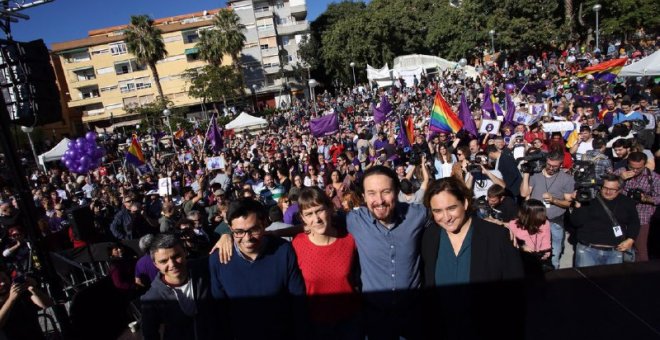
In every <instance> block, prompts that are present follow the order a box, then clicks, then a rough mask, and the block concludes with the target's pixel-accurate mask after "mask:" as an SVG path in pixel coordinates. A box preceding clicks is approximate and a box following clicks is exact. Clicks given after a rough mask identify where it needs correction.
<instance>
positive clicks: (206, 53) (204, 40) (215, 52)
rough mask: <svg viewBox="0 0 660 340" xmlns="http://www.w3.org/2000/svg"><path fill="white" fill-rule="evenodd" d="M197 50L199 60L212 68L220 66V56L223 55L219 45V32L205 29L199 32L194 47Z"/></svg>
mask: <svg viewBox="0 0 660 340" xmlns="http://www.w3.org/2000/svg"><path fill="white" fill-rule="evenodd" d="M195 47H196V48H198V49H199V56H200V58H202V59H204V60H205V61H206V62H207V63H209V64H211V65H213V66H220V64H222V56H223V55H224V54H225V51H224V49H223V48H222V46H221V45H220V32H219V31H218V30H216V29H206V30H203V31H200V32H199V41H198V42H197V44H196V45H195Z"/></svg>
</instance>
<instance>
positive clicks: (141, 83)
mask: <svg viewBox="0 0 660 340" xmlns="http://www.w3.org/2000/svg"><path fill="white" fill-rule="evenodd" d="M135 88H137V89H138V90H142V89H149V88H151V82H150V81H149V77H141V78H136V79H135Z"/></svg>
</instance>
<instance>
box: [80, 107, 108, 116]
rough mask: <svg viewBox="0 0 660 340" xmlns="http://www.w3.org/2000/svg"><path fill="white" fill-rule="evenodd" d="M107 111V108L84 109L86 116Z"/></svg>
mask: <svg viewBox="0 0 660 340" xmlns="http://www.w3.org/2000/svg"><path fill="white" fill-rule="evenodd" d="M103 113H105V108H100V109H94V110H87V111H83V115H84V116H98V115H100V114H103Z"/></svg>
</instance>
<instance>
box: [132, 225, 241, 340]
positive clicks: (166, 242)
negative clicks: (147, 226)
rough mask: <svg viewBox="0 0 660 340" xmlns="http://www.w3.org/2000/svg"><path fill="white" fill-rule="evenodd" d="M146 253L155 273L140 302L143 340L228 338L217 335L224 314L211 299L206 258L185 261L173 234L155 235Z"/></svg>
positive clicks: (224, 334) (224, 333)
mask: <svg viewBox="0 0 660 340" xmlns="http://www.w3.org/2000/svg"><path fill="white" fill-rule="evenodd" d="M149 253H150V255H151V259H152V260H153V262H154V265H155V266H156V268H158V271H159V274H158V275H157V276H156V277H155V278H154V281H153V282H152V283H151V288H149V291H147V293H146V294H144V295H143V296H142V298H141V299H140V300H141V301H142V336H143V338H144V340H151V339H154V340H155V339H173V340H174V339H196V340H202V339H209V340H211V339H228V338H229V337H228V333H227V332H226V331H225V332H223V333H220V332H219V330H220V329H222V327H221V326H220V325H221V321H222V320H224V319H225V318H226V314H225V313H222V310H220V311H219V310H218V308H217V307H216V305H215V300H214V299H213V298H212V297H211V292H210V282H209V273H208V265H207V259H206V258H204V259H203V260H196V261H187V260H186V252H185V250H184V248H183V245H182V244H181V241H179V239H178V238H177V237H176V236H174V235H173V234H159V235H157V236H156V237H155V238H154V240H153V242H152V243H151V246H150V248H149ZM161 332H162V334H161Z"/></svg>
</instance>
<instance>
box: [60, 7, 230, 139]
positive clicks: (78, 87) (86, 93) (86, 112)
mask: <svg viewBox="0 0 660 340" xmlns="http://www.w3.org/2000/svg"><path fill="white" fill-rule="evenodd" d="M219 10H220V9H214V10H209V11H202V12H197V13H190V14H185V15H179V16H175V17H169V18H160V19H155V20H154V25H155V26H157V27H158V28H159V29H160V30H161V31H162V36H163V40H164V42H165V48H166V49H167V52H168V55H167V56H166V57H165V58H164V59H163V60H160V61H159V62H158V63H157V65H156V68H157V69H158V73H159V76H160V82H161V85H162V88H163V93H164V94H165V96H166V97H167V99H168V100H170V101H172V102H173V103H174V106H176V107H193V106H196V105H200V104H201V101H200V100H198V99H195V98H191V97H189V96H188V94H187V85H186V80H185V79H184V78H183V77H182V74H183V73H184V72H185V71H186V70H187V69H191V68H197V67H201V66H204V65H205V62H203V61H201V60H200V59H199V56H198V54H199V53H198V52H199V51H198V49H197V48H196V47H195V44H196V43H197V41H198V40H199V32H200V30H203V29H206V28H209V27H211V26H212V24H213V16H214V15H215V14H216V13H217V12H218V11H219ZM127 21H128V18H127ZM125 28H126V26H125V25H122V26H114V27H108V28H102V29H97V30H92V31H90V32H89V33H88V36H87V37H85V38H82V39H78V40H73V41H66V42H61V43H55V44H53V45H52V46H51V50H52V53H53V54H54V55H55V56H57V57H59V61H60V63H59V64H60V65H61V68H62V69H61V73H62V74H63V75H64V80H65V81H66V86H65V87H64V86H62V88H68V91H69V92H68V93H67V96H66V97H67V106H68V108H70V109H74V110H79V111H81V112H82V122H83V124H88V125H90V126H109V125H110V124H114V126H115V127H117V126H121V125H129V124H130V125H134V124H136V123H137V122H138V121H139V119H140V117H137V116H136V115H134V114H130V113H128V112H127V109H128V108H129V107H131V106H136V105H137V106H139V105H144V104H146V103H150V102H152V101H154V100H155V99H156V98H157V96H158V93H157V90H156V85H155V84H154V80H153V77H152V74H151V71H150V70H149V68H148V67H147V66H146V65H141V64H139V63H137V61H136V59H135V56H133V55H131V54H130V53H128V50H127V48H126V44H125V42H124V41H123V39H124V36H123V31H124V29H125ZM225 58H226V59H225V60H223V64H231V57H229V56H226V57H225ZM56 65H57V63H56ZM192 109H193V110H194V108H192Z"/></svg>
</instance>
